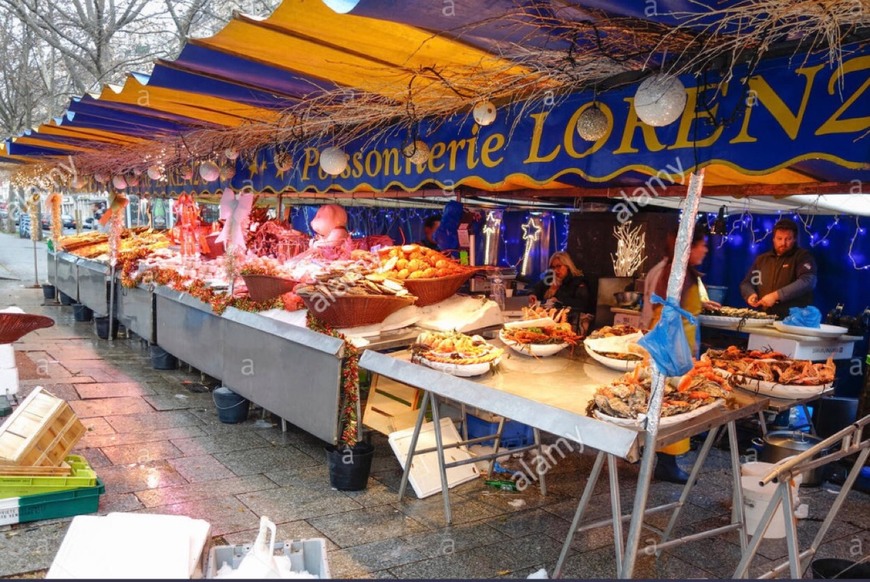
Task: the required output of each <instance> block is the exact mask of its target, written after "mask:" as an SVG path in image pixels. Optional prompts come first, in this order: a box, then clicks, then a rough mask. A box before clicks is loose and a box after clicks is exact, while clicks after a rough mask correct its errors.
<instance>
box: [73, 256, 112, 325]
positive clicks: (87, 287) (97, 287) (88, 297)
mask: <svg viewBox="0 0 870 582" xmlns="http://www.w3.org/2000/svg"><path fill="white" fill-rule="evenodd" d="M76 265H77V267H78V284H79V285H78V288H79V294H78V300H79V303H83V304H85V305H86V306H87V307H89V308H90V309H92V310H93V311H94V314H96V315H99V316H106V315H108V314H109V267H108V265H105V264H103V263H98V262H96V261H91V260H89V259H82V258H79V259H78V261H77V263H76Z"/></svg>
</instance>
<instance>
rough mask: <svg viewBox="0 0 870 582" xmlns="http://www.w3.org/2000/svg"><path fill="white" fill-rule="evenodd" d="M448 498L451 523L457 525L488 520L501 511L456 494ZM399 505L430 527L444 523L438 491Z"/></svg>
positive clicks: (442, 502) (441, 502)
mask: <svg viewBox="0 0 870 582" xmlns="http://www.w3.org/2000/svg"><path fill="white" fill-rule="evenodd" d="M411 495H413V492H412V493H411ZM450 500H451V503H450V509H451V514H452V517H453V523H454V524H457V525H458V524H461V523H469V522H472V521H480V520H488V519H490V518H493V517H495V516H497V515H501V514H502V513H503V512H502V511H499V510H498V509H497V508H495V507H493V506H491V505H486V504H485V503H480V502H478V501H474V500H472V499H467V498H464V497H460V496H458V495H451V496H450ZM399 507H400V508H401V509H402V511H403V512H404V513H405V514H406V515H408V516H409V517H413V518H414V519H415V520H417V521H419V522H421V523H424V524H426V525H427V526H429V527H430V528H439V527H443V526H444V525H446V520H445V516H444V501H443V500H442V499H441V494H440V493H438V494H435V495H433V496H431V497H427V498H426V499H419V500H414V501H413V502H411V503H402V504H401V505H399Z"/></svg>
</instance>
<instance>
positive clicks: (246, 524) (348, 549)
mask: <svg viewBox="0 0 870 582" xmlns="http://www.w3.org/2000/svg"><path fill="white" fill-rule="evenodd" d="M29 244H30V242H29V241H21V242H20V243H19V241H18V239H17V238H15V237H11V236H9V235H0V265H4V266H5V268H4V269H0V271H3V273H5V275H4V277H6V278H4V279H0V307H4V306H6V305H10V304H11V305H18V306H20V307H21V308H23V309H24V310H25V311H28V312H32V313H40V314H45V315H48V316H50V317H52V318H54V319H55V321H56V322H57V325H56V326H55V327H53V328H50V329H45V330H40V331H38V332H34V333H32V334H30V335H28V336H26V338H24V340H23V341H22V342H20V343H18V344H16V345H15V348H16V352H17V358H18V366H19V371H20V374H21V378H22V380H21V392H20V395H21V396H22V397H23V396H26V395H27V394H28V393H29V391H30V390H32V389H33V388H34V387H35V386H43V387H45V389H47V390H48V391H50V392H51V393H53V394H55V395H57V396H59V397H62V398H64V399H66V400H67V401H69V402H70V404H71V406H72V407H73V408H74V410H75V411H76V413H77V414H78V415H79V417H80V418H81V419H82V421H83V422H84V424H85V425H86V426H87V428H88V432H87V434H86V435H85V437H84V438H83V439H82V440H81V442H80V443H79V445H78V447H77V449H76V451H75V452H76V453H78V454H82V455H84V456H85V457H87V459H88V460H89V462H90V464H91V466H92V467H94V468H95V470H96V471H97V474H98V475H99V477H100V479H102V481H103V482H104V483H105V485H106V494H105V495H104V496H103V497H102V498H101V500H100V507H99V512H100V513H101V514H105V513H108V512H113V511H133V512H148V513H163V514H178V515H187V516H191V517H195V518H201V519H205V520H208V521H209V522H210V523H211V524H212V528H213V534H214V536H215V539H214V541H215V543H219V544H224V543H247V542H251V541H253V539H254V537H255V535H256V528H257V526H258V522H259V517H260V516H261V515H266V516H269V517H270V518H271V519H272V520H273V521H275V522H276V523H277V524H278V539H288V538H290V539H299V538H310V537H322V538H326V540H327V546H328V561H329V565H330V569H331V572H332V575H333V576H335V577H342V578H369V577H378V578H395V577H399V578H493V577H522V578H524V577H526V576H527V575H528V574H529V573H531V572H534V571H536V570H537V569H539V568H542V567H544V568H547V569H548V571H550V572H552V569H553V566H554V565H555V562H556V559H557V557H558V554H559V550H560V548H561V544H562V541H563V538H564V536H565V534H566V532H567V529H568V527H569V525H570V520H571V518H572V516H573V512H574V508H575V506H576V502H577V499H578V497H579V493H580V492H581V491H582V488H583V486H584V484H585V482H586V476H587V475H588V473H589V470H590V467H591V464H592V460H593V457H592V456H591V455H590V454H588V453H586V454H580V453H574V454H571V455H569V456H568V457H566V458H565V459H564V460H562V461H560V462H559V463H558V464H557V465H555V466H554V467H553V469H552V470H551V471H550V472H549V473H548V475H547V478H548V484H549V487H550V493H549V495H547V496H546V497H542V496H541V495H540V493H539V492H538V490H537V489H535V488H529V489H527V490H526V491H524V492H522V493H510V492H503V491H495V490H493V489H491V488H488V487H487V486H485V485H484V484H483V480H482V479H481V480H477V481H474V482H471V483H467V484H465V485H462V486H459V487H457V488H454V489H453V490H452V491H451V498H452V501H453V510H454V521H455V523H454V525H453V526H452V527H444V521H443V508H442V502H441V498H440V496H437V495H436V496H433V497H430V498H427V499H423V500H417V499H413V493H412V499H406V500H405V501H404V502H399V501H398V499H397V495H396V492H397V490H398V484H399V480H400V477H401V472H400V468H399V464H398V462H397V461H396V459H395V457H394V455H393V453H392V451H391V449H390V447H389V445H388V443H387V441H386V439H385V438H384V437H382V436H381V435H374V437H373V442H374V444H375V447H376V453H375V454H376V457H375V460H374V465H373V468H372V476H371V478H370V480H369V484H368V488H367V489H366V490H365V491H362V492H353V493H344V492H339V491H334V490H331V489H330V488H329V486H328V477H327V469H326V462H325V457H324V452H323V445H324V443H323V442H321V441H319V440H318V439H316V438H314V437H312V436H310V435H308V434H306V433H304V432H302V431H301V430H299V429H295V428H294V427H292V426H290V427H288V431H287V432H286V433H283V432H282V431H281V428H280V426H278V425H277V423H276V422H274V421H273V419H272V417H271V415H269V414H265V413H263V411H262V410H261V409H258V408H252V411H251V413H250V416H249V419H248V420H247V421H246V422H244V423H242V424H239V425H225V424H221V423H220V422H219V421H218V419H217V416H216V411H215V407H214V404H213V402H212V397H211V395H210V393H209V392H208V391H207V390H205V388H204V384H205V385H213V383H212V382H210V381H209V379H208V378H203V377H202V376H200V374H199V373H197V372H196V371H189V370H187V368H186V367H184V368H182V369H180V370H174V371H159V370H154V369H152V367H151V364H150V358H149V354H148V349H147V346H145V345H144V344H143V343H142V342H140V341H139V340H138V339H119V340H117V341H115V342H112V343H109V342H107V341H105V340H100V339H97V337H96V335H95V334H94V331H93V324H92V323H77V322H75V321H74V319H73V315H72V307H61V306H59V305H44V304H43V303H44V302H43V298H42V292H41V291H40V290H39V289H29V288H27V287H26V286H27V285H30V284H32V274H33V273H32V264H33V263H32V260H33V259H32V254H31V255H29V256H24V257H23V258H22V257H21V256H20V254H21V253H24V252H27V251H28V248H29V247H28V245H29ZM13 255H14V257H13ZM28 261H29V262H28ZM41 262H42V263H43V264H44V259H42V260H41ZM28 265H29V268H30V269H31V270H30V272H29V274H28V272H27V268H28ZM16 277H17V278H18V279H16ZM28 277H29V278H30V279H28ZM204 349H205V348H204ZM264 417H265V420H264ZM727 458H728V457H727V453H726V452H724V451H720V450H718V449H714V450H713V453H712V458H711V459H710V460H709V461H708V463H707V465H706V467H705V469H704V471H703V473H702V476H701V480H700V483H699V485H698V487H697V495H694V496H693V499H692V500H691V503H689V505H688V506H687V507H686V508H685V510H684V514H683V517H682V518H681V524H682V525H681V526H680V527H679V528H678V529H679V533H686V532H689V531H692V528H696V527H697V526H698V525H706V526H713V525H717V524H722V523H727V521H728V519H729V515H730V507H729V506H730V477H729V473H728V471H727V470H726V469H727ZM690 459H691V454H690V455H689V456H688V457H687V461H689V462H690ZM619 471H620V479H621V482H622V483H623V499H622V504H623V510H625V511H628V510H630V507H631V502H632V495H633V492H634V489H633V485H632V482H633V481H634V479H635V477H636V474H637V468H636V466H633V465H629V464H622V465H621V466H620V468H619ZM834 489H835V487H833V486H829V485H826V486H824V487H820V488H816V489H805V490H802V491H801V498H802V499H803V500H805V501H807V502H808V503H809V506H810V516H809V519H806V520H802V521H801V522H800V526H799V527H800V529H799V531H800V537H801V541H802V544H803V546H804V547H805V546H806V545H807V544H808V543H809V541H810V539H811V537H812V535H813V534H814V533H815V531H816V530H817V529H818V527H819V525H820V524H821V521H822V519H823V518H824V516H825V515H826V512H827V509H828V508H829V507H830V504H831V503H832V501H833V499H834V495H833V493H832V491H834ZM678 496H679V487H678V486H676V485H671V484H668V483H654V484H653V487H652V491H651V500H652V502H667V501H673V500H676V499H677V498H678ZM609 507H610V500H609V494H608V493H607V488H606V482H604V480H603V479H602V482H601V483H599V484H598V489H597V490H596V496H595V498H594V499H593V502H592V504H591V506H590V514H591V517H595V518H601V517H603V516H605V515H606V513H607V511H608V509H609ZM69 521H70V520H69V519H56V520H47V521H40V522H33V523H26V524H19V525H11V526H10V525H7V526H2V527H0V555H2V556H3V560H0V576H4V577H10V576H25V575H26V576H27V577H39V576H41V575H42V574H44V572H45V570H46V569H47V568H48V567H49V565H50V564H51V561H52V559H53V558H54V555H55V552H56V549H57V547H58V545H59V543H60V542H61V540H62V539H63V536H64V534H65V532H66V529H67V527H68V524H69ZM665 523H666V519H665V518H664V517H663V516H662V515H656V516H653V517H651V518H650V520H649V524H650V525H651V526H652V527H663V526H664V525H665ZM868 528H870V496H868V495H866V494H862V493H857V492H852V493H851V494H850V496H849V498H848V500H847V503H846V506H845V507H844V508H843V510H842V511H841V513H840V517H839V518H838V520H837V523H836V525H835V526H834V528H833V530H832V531H831V532H829V534H828V538H827V540H826V543H825V544H824V545H823V546H822V548H821V551H820V554H821V555H822V556H836V557H843V558H849V559H853V560H854V559H857V556H859V555H866V554H867V553H868V548H870V534H868ZM654 539H655V537H654V532H653V531H652V530H649V531H647V532H644V535H643V536H642V540H643V541H642V544H643V545H644V547H647V546H648V545H649V544H651V543H653V540H654ZM651 549H652V548H650V551H648V552H645V553H644V554H643V555H642V556H641V557H640V559H639V560H638V564H637V570H636V576H637V577H643V578H690V577H691V578H699V577H707V578H709V577H716V578H721V577H729V576H730V575H731V574H732V572H733V569H734V567H735V566H736V564H737V561H738V559H739V553H740V549H739V542H738V540H737V537H736V535H729V536H724V537H722V538H716V539H712V540H705V541H700V542H695V543H692V544H689V545H686V546H683V547H681V548H677V549H672V550H668V551H665V552H663V553H662V555H661V557H659V558H656V557H655V555H654V552H653V551H651ZM786 554H787V550H786V547H785V544H784V543H782V541H781V540H776V541H765V542H764V543H763V544H762V548H761V552H760V555H759V557H758V558H757V559H756V562H755V564H754V568H753V571H755V572H760V571H762V569H763V568H764V567H765V566H767V565H769V564H771V563H773V562H774V561H777V562H778V561H781V559H782V558H783V557H784V556H786ZM615 571H616V570H615V564H614V559H613V535H612V530H611V529H610V528H603V529H599V530H593V531H590V532H585V533H583V534H580V535H578V536H577V537H576V538H575V541H574V542H573V544H572V546H571V554H570V556H569V558H568V561H567V564H566V569H565V573H564V575H565V576H566V577H580V578H593V577H595V578H601V577H604V578H610V577H613V576H615Z"/></svg>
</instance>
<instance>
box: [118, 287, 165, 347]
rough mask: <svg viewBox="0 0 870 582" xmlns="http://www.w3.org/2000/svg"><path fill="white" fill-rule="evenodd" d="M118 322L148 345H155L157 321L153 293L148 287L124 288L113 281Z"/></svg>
mask: <svg viewBox="0 0 870 582" xmlns="http://www.w3.org/2000/svg"><path fill="white" fill-rule="evenodd" d="M115 302H116V303H117V305H118V307H117V314H118V321H120V322H121V325H123V326H124V327H125V328H127V329H128V330H130V331H132V332H133V333H135V334H136V335H138V336H139V337H140V338H142V339H143V340H146V341H148V342H149V343H152V344H156V343H157V320H156V313H157V312H156V311H155V308H154V303H155V298H154V292H153V289H152V287H151V286H150V285H138V286H136V287H124V286H123V285H121V284H120V282H119V281H117V280H116V281H115Z"/></svg>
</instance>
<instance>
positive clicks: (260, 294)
mask: <svg viewBox="0 0 870 582" xmlns="http://www.w3.org/2000/svg"><path fill="white" fill-rule="evenodd" d="M242 278H243V279H244V280H245V285H247V286H248V295H250V296H251V299H253V300H254V301H268V300H269V299H274V298H275V297H278V296H280V295H283V294H284V293H287V292H289V291H293V288H294V287H296V285H297V283H298V282H297V281H294V280H292V279H283V278H281V277H273V276H272V275H242Z"/></svg>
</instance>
